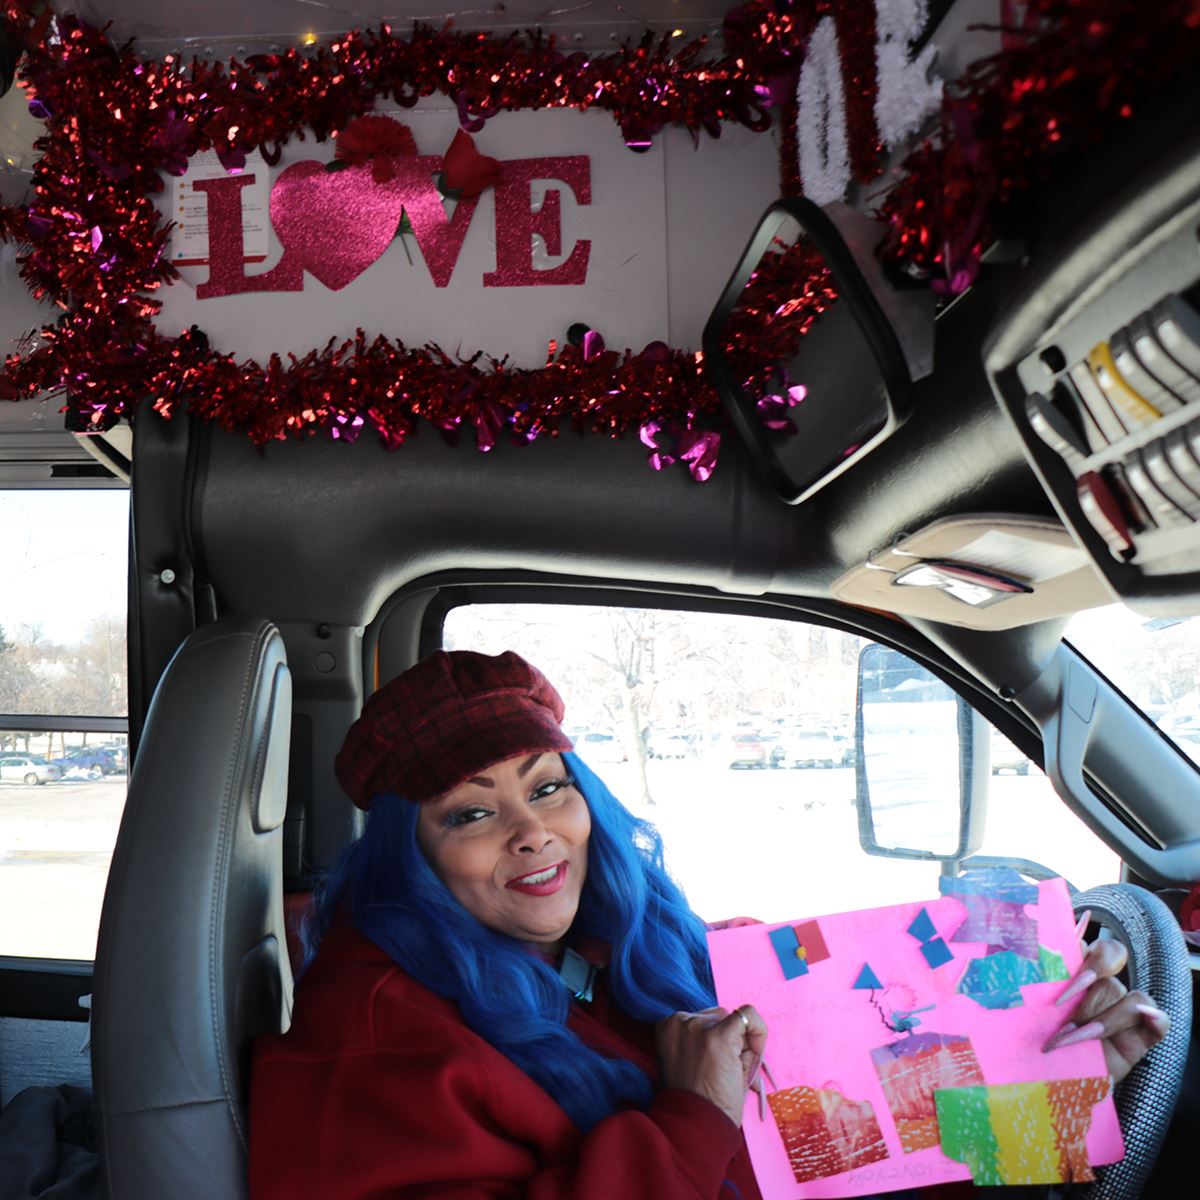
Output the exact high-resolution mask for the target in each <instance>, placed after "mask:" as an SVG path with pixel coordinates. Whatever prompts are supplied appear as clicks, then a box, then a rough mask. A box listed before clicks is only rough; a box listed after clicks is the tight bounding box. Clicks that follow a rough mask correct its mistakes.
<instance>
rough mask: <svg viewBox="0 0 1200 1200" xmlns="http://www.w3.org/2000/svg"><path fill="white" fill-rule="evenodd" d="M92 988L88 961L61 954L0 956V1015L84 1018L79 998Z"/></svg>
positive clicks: (84, 1019)
mask: <svg viewBox="0 0 1200 1200" xmlns="http://www.w3.org/2000/svg"><path fill="white" fill-rule="evenodd" d="M91 990H92V964H91V963H90V962H82V961H79V960H78V959H65V958H8V957H0V1017H23V1018H28V1019H32V1020H41V1021H86V1020H87V1019H88V1009H86V1008H82V1007H80V1004H79V998H80V997H81V996H86V995H88V994H89V993H90V992H91Z"/></svg>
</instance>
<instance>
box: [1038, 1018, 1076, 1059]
mask: <svg viewBox="0 0 1200 1200" xmlns="http://www.w3.org/2000/svg"><path fill="white" fill-rule="evenodd" d="M1078 1028H1079V1026H1078V1025H1076V1024H1075V1022H1074V1021H1068V1022H1067V1023H1066V1024H1065V1025H1063V1026H1061V1027H1060V1028H1058V1029H1056V1030H1055V1031H1054V1032H1053V1033H1052V1034H1051V1035H1050V1036H1049V1037H1048V1038H1047V1039H1046V1044H1045V1045H1044V1046H1043V1047H1042V1053H1043V1054H1046V1053H1047V1052H1049V1051H1050V1050H1055V1049H1057V1048H1058V1039H1059V1038H1060V1037H1062V1035H1063V1034H1064V1033H1070V1032H1071V1030H1073V1029H1078Z"/></svg>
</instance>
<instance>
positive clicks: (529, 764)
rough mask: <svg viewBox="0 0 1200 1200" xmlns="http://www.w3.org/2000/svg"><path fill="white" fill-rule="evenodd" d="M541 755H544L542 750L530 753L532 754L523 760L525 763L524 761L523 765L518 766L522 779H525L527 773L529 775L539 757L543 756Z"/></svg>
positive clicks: (518, 772)
mask: <svg viewBox="0 0 1200 1200" xmlns="http://www.w3.org/2000/svg"><path fill="white" fill-rule="evenodd" d="M541 757H542V754H541V752H540V751H539V752H538V753H537V754H531V755H530V756H529V757H528V758H527V759H526V760H525V761H524V762H523V763H522V764H521V765H520V766H519V767H518V768H517V774H518V775H519V776H520V777H521V778H522V779H524V778H525V776H526V775H528V774H529V772H530V771H532V770H533V767H534V764H535V763H536V762H537V761H538V759H539V758H541Z"/></svg>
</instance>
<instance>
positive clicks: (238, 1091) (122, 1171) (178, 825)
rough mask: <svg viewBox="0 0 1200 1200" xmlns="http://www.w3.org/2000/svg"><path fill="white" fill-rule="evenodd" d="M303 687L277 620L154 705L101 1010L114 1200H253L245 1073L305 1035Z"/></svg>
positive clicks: (185, 667)
mask: <svg viewBox="0 0 1200 1200" xmlns="http://www.w3.org/2000/svg"><path fill="white" fill-rule="evenodd" d="M291 698H292V697H291V676H290V674H289V672H288V667H287V658H286V655H285V652H284V646H283V640H282V638H281V637H280V635H279V632H278V631H277V630H276V629H275V627H274V626H273V625H271V624H270V622H268V621H264V620H256V619H250V618H225V619H222V620H219V621H216V622H214V623H212V624H210V625H205V626H203V627H202V628H200V629H198V630H197V631H196V632H195V633H193V634H192V635H191V636H190V637H189V638H188V639H187V640H186V641H185V642H184V643H183V645H182V646H181V647H180V648H179V650H178V652H177V653H176V654H175V656H174V658H173V659H172V660H171V663H170V665H169V666H168V667H167V670H166V671H165V672H164V674H163V677H162V679H161V681H160V682H159V684H158V687H157V689H156V690H155V694H154V699H153V701H152V703H151V705H150V709H149V713H148V715H147V719H146V724H145V727H144V730H143V733H142V739H141V743H140V745H139V749H138V754H137V761H136V763H135V764H134V768H133V773H132V775H131V777H130V781H129V797H128V800H127V801H126V805H125V813H124V816H123V818H122V821H121V828H120V833H119V834H118V837H117V844H116V848H115V850H114V852H113V860H112V868H111V871H110V874H109V880H108V888H107V890H106V892H105V896H104V909H103V913H102V916H101V920H100V935H99V941H98V944H97V950H96V969H95V978H94V987H93V1001H92V1004H93V1009H92V1077H93V1084H94V1087H95V1094H96V1112H97V1136H98V1139H99V1144H100V1155H101V1164H102V1172H103V1175H104V1179H105V1184H106V1187H107V1190H108V1194H109V1196H110V1197H112V1200H151V1198H152V1200H163V1198H164V1197H168V1196H169V1197H170V1198H171V1200H193V1198H194V1200H201V1198H203V1200H212V1198H213V1197H217V1196H219V1197H221V1200H238V1198H240V1197H244V1196H245V1195H246V1190H247V1185H246V1150H247V1143H246V1104H245V1083H246V1062H247V1055H248V1052H249V1049H250V1046H251V1043H252V1042H253V1040H254V1038H255V1037H257V1036H258V1035H259V1034H263V1033H277V1032H281V1031H283V1030H285V1029H286V1028H287V1027H288V1024H289V1023H290V1015H291V1002H292V973H291V968H290V966H289V964H288V955H287V948H286V937H285V932H284V915H283V879H282V866H283V855H282V836H283V830H282V825H283V819H284V813H285V811H286V807H287V766H288V743H289V731H290V726H291Z"/></svg>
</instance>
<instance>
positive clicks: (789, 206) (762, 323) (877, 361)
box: [704, 199, 911, 504]
mask: <svg viewBox="0 0 1200 1200" xmlns="http://www.w3.org/2000/svg"><path fill="white" fill-rule="evenodd" d="M842 209H844V210H845V222H846V227H845V230H844V232H845V236H843V231H842V230H841V229H839V227H838V226H837V225H835V223H834V221H833V220H832V219H831V217H830V215H829V213H830V212H841V210H842ZM880 232H881V227H879V226H875V225H873V224H872V223H870V222H868V221H866V220H865V218H863V217H862V216H861V215H860V214H857V213H855V212H854V211H853V210H850V209H845V206H832V205H831V206H829V208H828V209H821V208H818V207H817V206H816V205H815V204H813V203H811V202H810V201H808V200H804V199H791V200H779V201H777V202H776V203H775V204H772V205H771V207H770V208H769V209H767V211H766V213H765V214H764V215H763V217H762V219H761V220H760V221H759V223H758V228H757V229H756V230H755V232H754V235H753V236H752V237H751V239H750V243H749V245H748V246H747V247H746V249H745V251H744V252H743V253H742V257H741V259H740V260H739V262H738V265H737V267H736V269H735V270H734V272H733V275H732V276H731V277H730V280H729V282H728V283H727V284H726V286H725V290H724V292H723V293H722V294H721V298H720V300H718V302H717V306H716V308H715V309H714V310H713V313H712V316H710V317H709V319H708V323H707V325H706V326H705V328H704V356H705V362H706V364H707V368H708V373H709V376H710V378H711V379H712V381H713V385H714V386H715V387H716V389H717V391H718V392H719V393H720V396H721V399H722V400H723V401H724V403H725V407H726V409H727V411H728V412H729V414H730V416H731V418H732V420H733V423H734V425H735V427H736V428H737V431H738V433H739V434H740V436H741V438H742V440H743V441H744V442H745V443H746V444H747V445H748V446H749V447H750V450H751V452H752V454H753V455H754V457H755V458H756V459H757V460H758V464H759V466H760V468H761V469H762V471H763V473H764V475H765V478H766V481H767V483H768V484H769V485H770V486H771V487H772V488H773V489H774V490H775V491H776V492H777V493H778V494H779V496H780V497H782V499H784V500H786V501H787V502H788V503H789V504H799V503H800V502H801V501H802V500H804V499H806V498H807V497H808V496H811V495H812V494H813V493H814V492H816V491H817V490H818V489H819V488H821V487H823V486H824V485H825V484H826V483H828V482H829V481H830V480H831V479H834V478H836V477H837V476H838V475H840V474H841V473H842V472H843V471H845V470H846V469H847V468H848V467H849V466H851V465H852V464H853V463H855V462H857V461H858V460H859V459H860V458H862V457H863V455H865V454H867V453H869V452H870V451H871V450H872V449H873V448H874V447H875V446H877V445H878V444H879V443H880V442H882V441H883V440H884V439H885V438H887V437H888V436H890V434H891V433H892V432H893V430H895V429H896V428H897V426H898V425H899V424H900V422H901V421H903V420H904V418H905V417H906V416H907V415H908V411H909V389H910V385H911V377H910V372H909V364H908V362H907V360H906V357H905V352H904V350H903V349H902V347H901V343H900V341H899V340H898V338H897V335H896V332H895V330H894V328H893V324H892V322H891V321H890V320H889V318H888V316H885V315H884V310H883V308H882V307H881V305H880V300H879V298H878V297H877V295H876V292H879V293H880V294H881V295H882V294H883V293H884V292H885V291H886V285H885V284H884V283H883V281H882V275H881V274H880V272H879V267H878V263H877V262H876V260H875V259H874V256H873V251H874V242H875V241H877V240H878V236H879V233H880ZM869 273H870V274H872V275H874V276H876V278H875V279H874V280H873V281H870V282H869V280H868V274H869Z"/></svg>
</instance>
